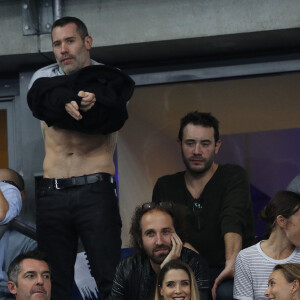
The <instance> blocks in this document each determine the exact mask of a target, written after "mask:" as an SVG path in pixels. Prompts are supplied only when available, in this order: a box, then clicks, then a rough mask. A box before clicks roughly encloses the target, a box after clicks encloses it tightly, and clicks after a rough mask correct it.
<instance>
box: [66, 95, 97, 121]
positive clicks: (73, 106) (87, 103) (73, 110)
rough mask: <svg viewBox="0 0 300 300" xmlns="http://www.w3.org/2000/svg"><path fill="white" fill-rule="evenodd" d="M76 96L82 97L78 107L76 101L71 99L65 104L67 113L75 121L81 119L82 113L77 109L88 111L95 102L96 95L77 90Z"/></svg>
mask: <svg viewBox="0 0 300 300" xmlns="http://www.w3.org/2000/svg"><path fill="white" fill-rule="evenodd" d="M78 96H79V97H81V98H82V100H81V103H80V107H79V106H78V104H77V102H76V101H71V102H69V103H67V104H66V105H65V109H66V111H67V113H68V114H69V115H70V116H71V117H73V118H74V119H75V120H77V121H79V120H81V119H82V114H81V113H80V111H79V110H82V111H88V110H89V109H91V108H92V107H93V106H94V105H95V102H96V97H95V94H93V93H89V92H84V91H79V92H78Z"/></svg>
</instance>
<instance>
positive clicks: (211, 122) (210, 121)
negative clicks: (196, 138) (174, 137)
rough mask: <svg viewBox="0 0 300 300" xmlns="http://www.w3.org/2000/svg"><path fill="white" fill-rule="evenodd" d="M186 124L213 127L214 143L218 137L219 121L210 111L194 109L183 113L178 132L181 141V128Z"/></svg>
mask: <svg viewBox="0 0 300 300" xmlns="http://www.w3.org/2000/svg"><path fill="white" fill-rule="evenodd" d="M188 124H193V125H201V126H203V127H212V128H213V129H214V137H215V143H216V142H217V141H218V140H219V139H220V135H219V121H218V120H217V119H216V118H215V117H213V116H212V115H211V114H210V113H202V112H199V111H197V110H196V111H193V112H190V113H188V114H187V115H185V116H184V117H183V118H182V119H181V121H180V128H179V132H178V139H179V140H180V141H181V142H182V136H183V129H184V127H185V126H187V125H188Z"/></svg>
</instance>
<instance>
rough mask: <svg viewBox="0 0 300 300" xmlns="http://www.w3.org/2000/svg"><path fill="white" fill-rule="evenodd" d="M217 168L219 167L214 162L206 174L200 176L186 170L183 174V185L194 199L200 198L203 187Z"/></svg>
mask: <svg viewBox="0 0 300 300" xmlns="http://www.w3.org/2000/svg"><path fill="white" fill-rule="evenodd" d="M218 166H219V165H218V164H216V163H215V162H214V163H213V164H212V165H211V167H210V168H209V169H208V170H207V171H206V172H204V173H200V174H197V173H194V172H191V171H189V170H186V172H185V174H184V179H185V184H186V187H187V189H188V190H189V192H190V193H191V195H192V196H193V197H194V198H195V199H198V198H200V195H201V193H202V191H203V190H204V187H205V186H206V184H207V183H208V182H209V180H210V179H211V178H212V177H213V175H214V174H215V172H216V170H217V169H218Z"/></svg>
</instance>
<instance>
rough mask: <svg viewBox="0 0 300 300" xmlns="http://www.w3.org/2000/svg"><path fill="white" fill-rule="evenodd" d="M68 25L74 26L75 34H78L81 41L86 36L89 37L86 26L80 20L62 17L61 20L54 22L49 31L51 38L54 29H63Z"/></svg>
mask: <svg viewBox="0 0 300 300" xmlns="http://www.w3.org/2000/svg"><path fill="white" fill-rule="evenodd" d="M70 23H74V24H75V25H76V28H77V32H78V33H79V35H80V36H81V38H82V39H84V38H85V37H86V36H88V35H89V33H88V30H87V27H86V25H85V24H84V23H83V22H82V21H81V20H80V19H78V18H75V17H63V18H61V19H58V20H56V21H55V22H54V23H53V25H52V29H51V36H52V31H53V29H54V28H55V27H63V26H65V25H67V24H70Z"/></svg>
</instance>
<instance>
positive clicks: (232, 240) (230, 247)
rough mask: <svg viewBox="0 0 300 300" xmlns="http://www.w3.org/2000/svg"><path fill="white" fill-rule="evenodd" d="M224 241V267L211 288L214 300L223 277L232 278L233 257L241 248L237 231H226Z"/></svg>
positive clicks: (240, 238)
mask: <svg viewBox="0 0 300 300" xmlns="http://www.w3.org/2000/svg"><path fill="white" fill-rule="evenodd" d="M224 243H225V259H226V261H225V268H224V270H223V271H222V272H221V273H220V274H219V276H218V277H217V278H216V280H215V282H214V286H213V288H212V290H211V293H212V297H213V299H214V300H216V296H217V288H218V286H219V284H220V283H221V282H222V281H223V280H224V279H225V278H233V276H234V264H235V259H236V257H237V255H238V253H239V252H240V250H241V249H242V237H241V235H239V234H238V233H234V232H227V233H225V235H224Z"/></svg>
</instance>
